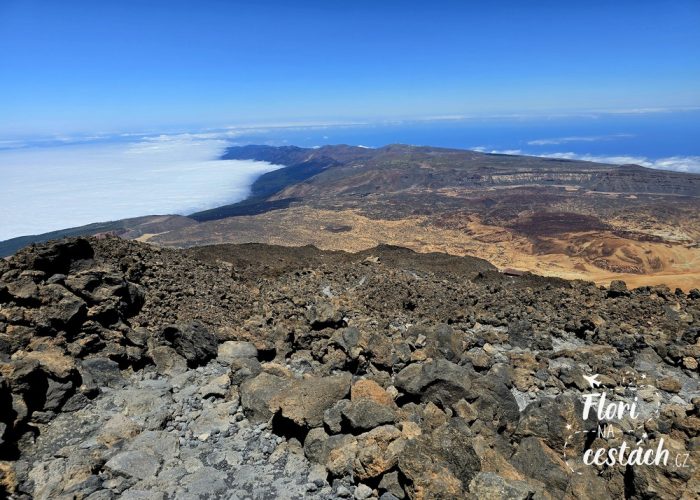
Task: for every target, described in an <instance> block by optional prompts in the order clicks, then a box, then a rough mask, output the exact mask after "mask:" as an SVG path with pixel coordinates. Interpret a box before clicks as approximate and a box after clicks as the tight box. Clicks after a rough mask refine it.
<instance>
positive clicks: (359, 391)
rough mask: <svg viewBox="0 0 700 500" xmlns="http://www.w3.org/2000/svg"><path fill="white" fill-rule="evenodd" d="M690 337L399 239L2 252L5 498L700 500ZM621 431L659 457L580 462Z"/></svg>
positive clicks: (679, 308) (625, 308)
mask: <svg viewBox="0 0 700 500" xmlns="http://www.w3.org/2000/svg"><path fill="white" fill-rule="evenodd" d="M699 333H700V292H698V291H697V290H691V291H690V293H688V294H685V293H683V292H682V291H680V290H676V291H672V290H669V289H668V288H666V287H643V288H638V289H635V290H627V288H626V287H625V286H624V284H623V283H619V282H618V283H614V285H613V286H611V287H610V288H609V289H604V288H598V287H596V286H595V285H593V284H592V283H587V282H568V281H564V280H558V279H544V278H539V277H536V276H532V275H524V276H506V275H503V274H500V273H498V272H496V271H495V270H494V269H493V267H492V266H490V265H489V264H488V263H486V262H485V261H481V260H479V259H470V258H454V257H448V256H444V255H438V254H428V255H418V254H414V253H412V252H409V251H406V250H403V249H397V248H393V247H378V248H376V249H372V250H370V251H366V252H363V253H360V254H345V253H332V252H321V251H318V250H315V249H313V248H300V249H282V248H279V247H268V246H264V245H252V246H251V245H242V246H221V247H209V248H203V249H193V250H190V251H178V250H166V249H158V248H154V247H151V246H148V245H145V244H140V243H136V242H132V241H124V240H120V239H117V238H107V239H102V240H97V239H91V240H85V239H72V240H64V241H61V242H57V243H56V242H55V243H47V244H44V245H42V246H37V247H30V248H27V249H25V250H23V251H21V252H19V253H18V254H17V255H15V256H14V257H12V258H11V259H10V260H9V261H0V460H2V462H0V483H1V486H0V497H1V496H3V495H5V496H7V495H9V496H12V497H14V498H31V497H34V498H89V499H110V498H117V497H118V498H139V499H141V498H159V499H160V498H200V497H201V498H356V499H364V498H377V497H379V498H382V499H383V500H390V499H394V498H398V499H401V498H424V499H432V498H480V499H489V498H511V499H527V498H542V499H545V498H639V499H641V498H698V496H700V472H699V470H700V469H699V468H698V465H700V464H698V448H700V436H699V432H700V391H699V389H698V361H699V360H700V343H699V342H698V335H699ZM593 392H597V393H598V394H600V393H602V392H606V394H607V397H608V402H615V403H616V404H618V407H622V405H621V403H623V402H626V403H628V404H629V405H630V406H631V405H633V404H634V405H635V408H636V414H635V412H631V414H629V413H630V412H628V414H626V415H621V416H620V418H612V419H610V418H608V421H609V423H611V425H612V426H613V429H614V432H613V435H610V434H609V433H608V434H600V433H599V432H598V429H599V425H601V424H602V423H603V422H601V420H600V419H599V416H600V414H599V413H597V408H598V406H596V407H595V408H593V409H592V410H591V411H590V412H589V415H588V418H587V419H584V418H583V415H584V413H585V408H584V402H585V401H586V395H590V394H592V393H593ZM622 443H628V444H629V446H641V447H642V448H643V449H644V450H656V449H657V448H659V446H660V445H662V447H663V448H664V449H665V450H667V451H668V452H669V453H668V454H669V456H670V458H669V459H668V460H667V463H661V464H656V465H644V464H642V465H637V464H629V463H628V464H626V465H621V464H620V463H615V464H604V465H595V464H594V465H588V464H585V463H584V456H585V454H586V452H587V451H595V450H600V449H603V450H609V449H614V448H616V447H617V448H619V446H620V445H621V444H622ZM679 457H681V458H680V459H679ZM679 460H680V462H679Z"/></svg>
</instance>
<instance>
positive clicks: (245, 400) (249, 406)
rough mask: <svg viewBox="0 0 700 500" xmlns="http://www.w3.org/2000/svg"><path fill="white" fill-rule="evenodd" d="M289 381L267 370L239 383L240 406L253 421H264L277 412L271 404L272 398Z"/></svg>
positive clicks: (283, 389)
mask: <svg viewBox="0 0 700 500" xmlns="http://www.w3.org/2000/svg"><path fill="white" fill-rule="evenodd" d="M289 385H290V381H289V380H287V379H284V378H282V377H278V376H276V375H271V374H269V373H267V372H262V373H260V374H259V375H257V376H256V377H254V378H251V379H248V380H246V381H245V382H243V383H242V384H241V388H240V391H241V406H242V407H243V409H244V410H245V412H246V415H247V416H248V417H249V418H250V419H251V420H253V421H254V422H265V421H267V420H269V419H270V418H272V416H273V415H274V414H275V413H276V412H277V410H278V408H279V407H278V406H277V405H273V404H272V400H273V398H275V397H276V396H278V395H279V394H280V393H281V392H283V391H286V390H287V387H288V386H289Z"/></svg>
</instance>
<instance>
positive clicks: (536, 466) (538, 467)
mask: <svg viewBox="0 0 700 500" xmlns="http://www.w3.org/2000/svg"><path fill="white" fill-rule="evenodd" d="M510 462H511V464H513V466H515V468H516V469H518V470H519V471H521V472H522V473H523V474H525V476H527V477H529V478H532V479H536V480H538V481H542V482H543V483H544V484H545V486H546V487H547V489H548V491H550V492H551V493H552V495H554V496H555V497H563V495H564V492H566V489H567V486H568V484H569V477H570V473H569V470H568V469H567V467H566V464H565V463H564V461H563V459H562V454H561V453H560V452H555V451H554V450H552V448H550V447H549V446H547V444H546V443H545V441H544V440H543V439H540V438H537V437H526V438H524V439H523V440H521V441H520V445H519V446H518V449H517V450H516V452H515V453H514V454H513V456H512V457H511V459H510Z"/></svg>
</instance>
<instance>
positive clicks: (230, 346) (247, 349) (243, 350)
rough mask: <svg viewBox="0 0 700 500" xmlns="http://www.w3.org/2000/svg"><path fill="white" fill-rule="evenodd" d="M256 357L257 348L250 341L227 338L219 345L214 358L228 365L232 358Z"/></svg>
mask: <svg viewBox="0 0 700 500" xmlns="http://www.w3.org/2000/svg"><path fill="white" fill-rule="evenodd" d="M257 357H258V349H257V348H256V347H255V345H254V344H253V343H252V342H241V341H236V340H229V341H226V342H223V343H222V344H221V345H219V347H218V351H217V356H216V359H218V360H219V361H220V362H221V363H224V364H226V365H230V364H231V363H232V362H233V360H234V359H239V358H257Z"/></svg>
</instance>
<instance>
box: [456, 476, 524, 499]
mask: <svg viewBox="0 0 700 500" xmlns="http://www.w3.org/2000/svg"><path fill="white" fill-rule="evenodd" d="M469 492H470V493H472V494H473V495H474V498H483V499H487V498H499V499H502V500H529V499H530V498H532V497H533V495H534V494H535V491H533V489H532V488H530V487H529V486H528V484H527V483H526V482H525V481H518V480H512V479H507V478H505V477H502V476H500V475H498V474H495V473H493V472H479V473H478V474H477V475H476V477H475V478H474V479H472V482H471V483H470V484H469Z"/></svg>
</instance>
